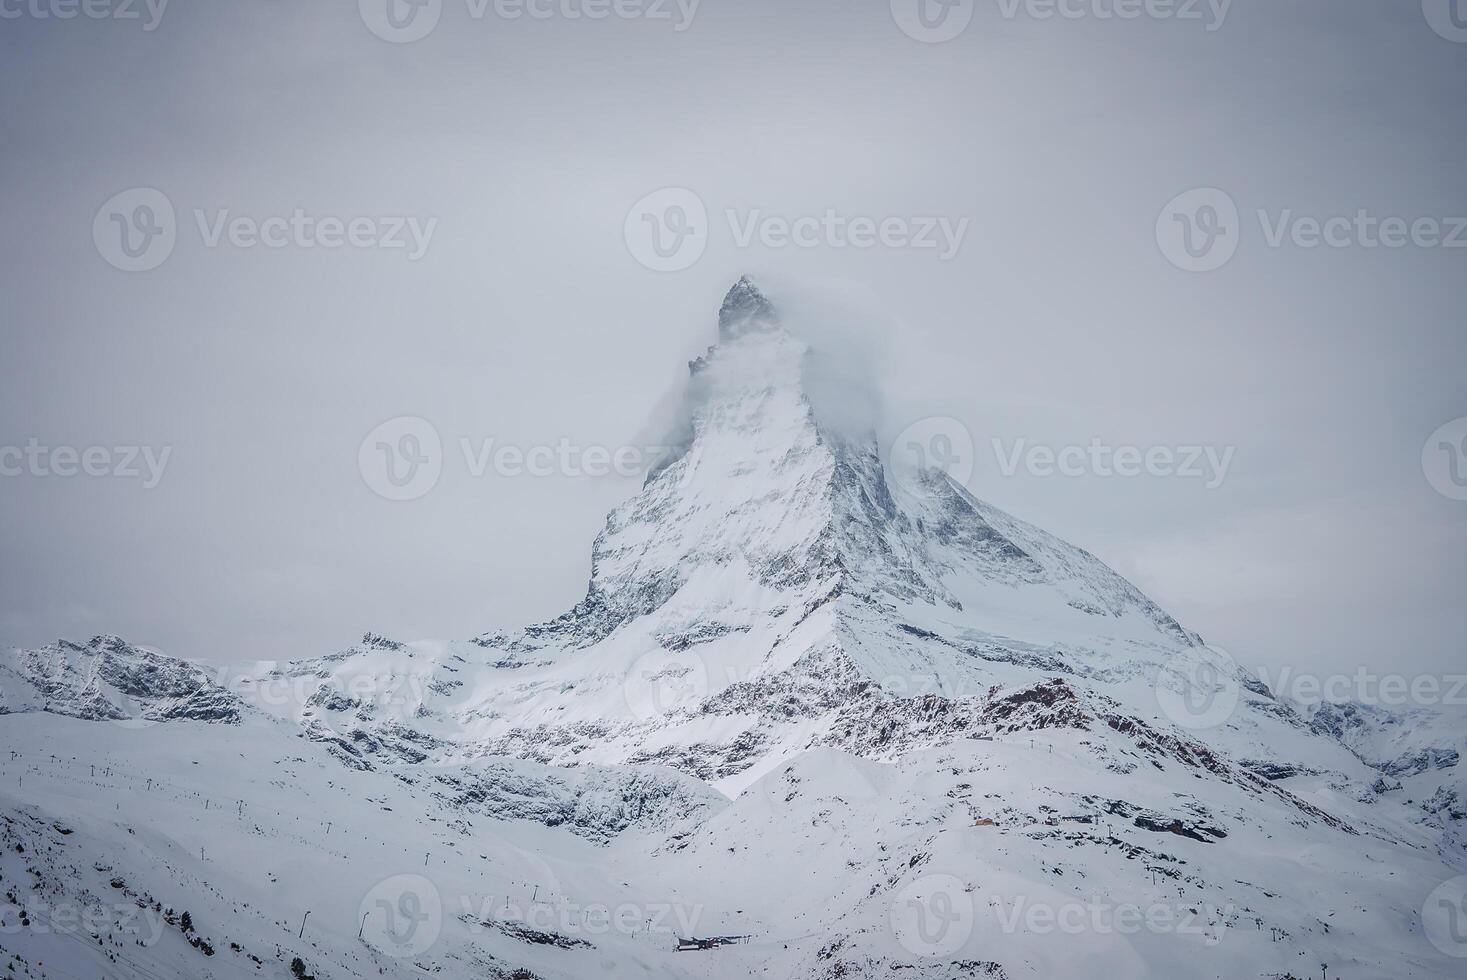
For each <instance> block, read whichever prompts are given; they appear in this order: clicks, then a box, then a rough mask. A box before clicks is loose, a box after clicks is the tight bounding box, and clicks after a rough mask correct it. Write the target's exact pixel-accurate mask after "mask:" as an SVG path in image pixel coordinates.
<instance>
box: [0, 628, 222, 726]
mask: <svg viewBox="0 0 1467 980" xmlns="http://www.w3.org/2000/svg"><path fill="white" fill-rule="evenodd" d="M243 708H244V704H243V702H242V701H240V699H239V698H238V697H236V696H234V695H233V694H231V693H230V692H229V691H227V690H225V689H224V688H222V687H220V686H219V685H218V684H217V683H215V682H214V680H213V678H212V677H211V674H210V672H209V671H207V670H205V669H204V668H202V667H200V666H199V665H197V664H191V663H188V662H186V661H182V660H176V659H174V658H172V657H166V656H163V655H162V654H159V653H156V652H154V651H152V650H147V649H144V648H142V647H135V646H132V645H130V644H128V643H127V642H126V641H124V640H122V639H121V638H120V637H116V636H108V635H103V636H94V637H92V639H91V640H90V641H89V642H88V643H86V644H85V645H82V644H77V643H72V642H70V641H69V640H58V641H57V642H55V643H53V644H51V645H50V646H46V647H42V648H40V649H38V650H8V651H3V652H0V714H3V713H9V712H18V711H49V712H51V713H53V714H60V715H70V716H72V717H75V718H84V719H87V720H90V721H166V720H172V719H183V718H187V719H191V720H194V721H207V722H217V723H223V724H235V723H238V721H239V719H240V712H241V710H242V709H243Z"/></svg>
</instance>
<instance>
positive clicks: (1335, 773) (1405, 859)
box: [0, 280, 1467, 980]
mask: <svg viewBox="0 0 1467 980" xmlns="http://www.w3.org/2000/svg"><path fill="white" fill-rule="evenodd" d="M796 326H797V325H796ZM831 370H832V369H831V368H830V366H829V365H828V363H827V362H826V361H824V360H823V359H822V356H821V354H820V353H819V352H816V351H812V350H810V349H809V347H808V346H807V345H806V344H805V343H804V342H803V341H802V340H801V339H800V338H799V335H798V329H797V328H796V329H793V330H792V329H788V328H787V327H786V325H785V324H783V323H781V322H780V319H779V316H778V314H777V313H776V311H775V309H774V307H773V306H772V304H770V302H769V301H768V300H767V299H766V298H765V297H764V296H763V295H762V294H761V293H760V292H759V291H758V289H757V288H755V287H754V286H753V284H752V283H749V282H748V281H747V280H745V281H741V282H740V283H739V284H737V285H736V286H735V287H734V289H733V290H732V291H731V292H730V293H729V296H728V297H727V298H726V300H725V302H724V305H723V309H722V310H721V312H720V323H719V343H718V345H717V346H716V347H714V348H712V349H710V351H709V352H708V354H707V355H706V356H705V357H703V358H700V359H699V360H697V361H695V362H694V363H693V365H692V377H691V381H690V384H689V389H688V392H687V395H686V399H685V404H684V410H683V412H682V414H681V416H680V422H679V426H678V429H677V431H676V432H675V433H674V435H673V437H672V439H671V440H670V444H671V445H672V447H673V448H672V449H671V450H670V451H669V452H668V454H667V456H666V458H665V459H663V460H662V461H661V462H660V463H659V464H658V466H657V467H656V468H655V469H654V470H653V472H652V473H651V475H650V476H649V478H648V480H647V483H646V485H645V487H644V488H643V489H642V491H641V492H640V493H639V494H637V495H636V496H635V497H633V498H632V499H631V500H629V501H627V502H626V503H624V504H623V505H622V506H620V507H618V508H617V509H616V510H615V511H614V512H613V513H612V514H611V516H610V517H609V518H608V520H607V524H606V528H605V530H604V531H603V532H602V533H601V535H600V536H599V537H598V538H597V540H596V542H595V546H594V551H593V565H592V576H591V582H590V584H589V586H588V589H587V593H586V596H585V598H584V599H583V600H582V601H581V602H580V603H578V604H577V605H576V606H575V608H573V609H572V610H570V611H569V612H567V613H566V614H565V615H563V616H561V617H559V618H557V619H555V620H552V621H550V622H548V623H543V624H539V625H535V626H531V627H527V628H525V629H522V630H519V631H516V632H511V633H494V634H486V635H484V636H481V637H478V638H475V639H473V640H468V641H420V642H412V643H403V642H399V641H397V640H393V639H389V638H386V637H382V636H379V635H376V634H368V635H366V636H364V637H363V639H362V641H361V642H360V643H358V644H355V645H353V646H351V647H349V648H347V649H345V650H343V651H340V652H338V653H335V654H331V655H328V656H324V657H320V658H317V659H313V660H309V661H302V662H297V663H276V662H273V661H260V662H255V663H250V664H242V665H231V666H229V667H226V668H223V669H217V668H212V667H205V666H203V665H202V664H195V663H188V662H184V661H180V660H177V659H174V658H171V657H168V656H165V655H164V654H162V653H160V652H158V651H153V650H148V649H145V648H139V647H135V646H133V645H130V644H129V643H127V642H126V641H124V640H122V639H120V638H117V637H109V636H104V637H97V638H94V639H93V640H92V641H90V642H88V643H85V644H81V643H69V642H65V641H60V642H57V643H55V644H52V645H50V646H48V647H44V648H41V649H37V650H23V651H22V650H12V651H7V652H5V653H4V654H3V655H0V891H3V893H4V901H5V902H6V903H8V904H6V905H4V906H3V909H4V911H3V914H0V948H3V950H4V951H5V955H6V956H7V957H8V958H12V959H10V963H11V965H12V967H13V969H12V971H11V972H13V973H14V974H15V975H17V976H27V975H29V976H48V977H60V978H68V977H71V978H78V980H83V978H92V977H98V976H101V977H109V978H150V980H151V978H164V977H169V978H171V977H190V978H193V977H213V976H218V977H227V976H235V975H238V976H246V975H248V976H257V977H283V976H287V975H289V974H290V972H291V966H292V962H293V961H294V960H296V959H297V958H298V959H299V961H300V962H299V964H297V971H298V972H299V973H300V974H301V975H315V976H319V977H323V978H327V977H330V978H345V977H367V976H403V977H406V976H418V975H422V974H423V973H424V972H427V973H429V974H433V975H438V976H442V977H445V978H456V977H465V978H467V977H491V978H492V977H515V978H520V980H531V978H542V980H553V978H582V977H588V976H603V975H604V976H609V977H616V978H619V980H620V978H636V977H643V976H646V977H683V976H687V977H708V976H714V977H778V978H786V977H787V978H821V980H824V978H836V977H852V976H870V977H892V978H895V977H902V978H916V977H921V978H928V977H932V978H943V977H958V976H992V977H1010V978H1018V977H1069V976H1089V975H1093V974H1096V973H1100V972H1109V973H1115V974H1118V975H1123V976H1138V977H1151V976H1155V977H1167V978H1172V977H1176V976H1189V977H1191V976H1199V977H1208V976H1212V977H1242V976H1275V977H1287V976H1294V977H1314V976H1321V975H1323V976H1327V977H1341V978H1348V977H1362V978H1383V977H1393V978H1397V977H1448V976H1456V975H1459V971H1460V967H1461V960H1460V959H1459V958H1460V957H1467V905H1464V904H1463V903H1464V898H1467V878H1464V877H1460V875H1461V874H1462V871H1463V870H1464V867H1467V852H1464V850H1463V847H1462V842H1461V841H1462V838H1461V834H1460V828H1461V827H1462V824H1461V821H1462V819H1463V818H1464V816H1467V814H1464V813H1463V811H1464V810H1467V805H1464V802H1463V800H1462V799H1461V792H1462V788H1461V786H1460V782H1459V781H1460V778H1461V777H1460V769H1459V759H1460V750H1462V749H1464V748H1467V738H1464V734H1467V724H1464V723H1463V719H1462V718H1461V717H1460V716H1454V715H1451V714H1449V713H1447V712H1444V711H1435V710H1431V709H1427V708H1417V709H1414V710H1413V711H1411V712H1409V713H1401V712H1392V711H1389V710H1387V709H1384V708H1380V707H1378V706H1364V705H1325V706H1323V707H1319V708H1314V709H1308V710H1304V709H1301V708H1299V707H1297V706H1295V705H1293V704H1291V703H1290V702H1288V701H1287V700H1285V699H1281V698H1279V697H1277V696H1275V694H1274V692H1272V691H1270V690H1269V689H1268V687H1267V686H1265V685H1264V684H1263V683H1262V682H1261V681H1260V680H1259V679H1258V678H1256V677H1254V676H1253V675H1251V674H1249V673H1248V672H1246V671H1244V670H1242V669H1241V668H1239V667H1238V666H1237V665H1236V664H1234V663H1233V662H1232V661H1231V659H1230V658H1228V657H1227V656H1226V655H1225V654H1222V653H1220V652H1219V651H1216V650H1213V649H1212V648H1209V647H1207V646H1205V645H1204V644H1203V642H1202V640H1201V638H1199V637H1198V636H1196V635H1195V634H1193V633H1191V632H1189V631H1187V630H1186V629H1185V628H1183V627H1182V626H1181V625H1179V624H1178V623H1177V622H1176V621H1175V620H1174V619H1173V618H1172V617H1171V616H1169V615H1167V614H1166V613H1165V612H1164V611H1163V610H1161V609H1159V608H1158V607H1157V606H1156V605H1155V604H1154V603H1153V602H1151V600H1149V599H1148V598H1147V597H1146V596H1144V595H1142V594H1141V593H1140V592H1139V591H1138V590H1137V589H1135V587H1134V586H1132V585H1131V584H1130V583H1128V582H1126V581H1125V580H1124V579H1122V578H1121V577H1120V576H1118V575H1116V574H1115V573H1114V572H1113V571H1111V570H1110V569H1109V568H1107V567H1106V566H1105V565H1103V564H1102V563H1101V562H1099V561H1098V560H1096V559H1095V558H1094V557H1093V556H1091V555H1089V554H1088V553H1086V552H1084V551H1082V550H1080V549H1078V548H1075V547H1074V546H1072V545H1069V544H1067V543H1065V542H1063V541H1060V540H1058V539H1056V538H1054V537H1053V536H1051V535H1048V534H1046V533H1045V532H1043V531H1041V530H1039V529H1038V528H1035V527H1033V526H1031V525H1028V524H1025V523H1024V522H1022V521H1020V520H1018V519H1016V518H1014V517H1012V516H1010V515H1008V514H1005V513H1003V512H1002V511H999V510H997V509H995V508H993V507H991V506H989V505H987V504H984V503H983V502H981V501H979V500H976V499H975V498H973V497H972V496H971V495H969V494H968V493H967V491H966V490H965V489H963V488H962V487H960V486H957V485H956V484H954V483H953V482H952V481H951V480H949V479H948V478H947V477H946V476H944V475H943V474H941V473H939V472H936V471H933V470H929V469H924V468H922V467H908V466H906V465H904V464H905V463H906V462H908V460H907V459H906V453H905V451H904V449H905V448H908V447H898V450H899V452H898V453H897V454H896V455H895V456H894V457H892V458H884V457H883V454H882V453H881V452H879V451H878V448H877V446H876V444H875V441H874V439H872V438H871V437H870V436H869V435H868V434H866V433H865V432H863V431H862V430H861V429H860V428H859V427H857V426H853V425H851V424H849V416H850V413H849V412H848V411H847V410H846V408H847V407H848V406H847V405H846V404H843V403H842V401H841V400H840V399H837V400H834V401H832V399H831V395H830V392H831V391H832V390H834V389H836V388H841V389H842V390H843V391H844V390H845V388H846V387H847V382H848V381H849V379H848V378H844V377H842V378H840V379H839V380H840V382H841V384H840V385H835V384H833V383H832V378H831V377H830V376H829V373H830V371H831ZM843 398H845V399H849V393H848V392H847V393H846V394H845V395H843ZM917 448H919V449H920V448H921V447H917ZM185 911H187V912H188V913H189V916H188V920H187V921H185V920H184V919H183V913H184V912H185ZM679 937H681V938H682V939H691V938H693V937H697V938H699V939H702V940H704V942H703V943H702V944H701V945H702V946H705V947H711V948H698V949H690V950H685V951H678V950H677V949H676V946H677V939H678V938H679ZM711 940H721V941H718V942H711Z"/></svg>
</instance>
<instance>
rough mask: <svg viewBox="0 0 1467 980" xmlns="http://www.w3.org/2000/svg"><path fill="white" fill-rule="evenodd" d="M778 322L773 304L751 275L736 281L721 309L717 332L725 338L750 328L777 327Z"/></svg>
mask: <svg viewBox="0 0 1467 980" xmlns="http://www.w3.org/2000/svg"><path fill="white" fill-rule="evenodd" d="M779 325H780V322H779V314H778V313H777V312H775V309H774V304H773V303H771V302H770V301H769V298H768V297H767V296H765V295H764V293H763V292H762V291H761V290H760V289H759V287H758V286H756V285H755V284H754V280H752V279H750V278H749V277H748V276H743V277H741V278H740V279H739V281H738V282H736V283H734V284H733V286H732V287H731V288H730V289H729V291H728V293H727V294H726V295H725V296H724V297H723V305H722V306H720V307H719V309H718V336H719V338H720V339H722V340H732V339H734V338H735V337H737V336H739V335H740V334H743V333H747V332H750V331H755V332H761V331H771V330H775V329H778V327H779Z"/></svg>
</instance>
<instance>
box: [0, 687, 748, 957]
mask: <svg viewBox="0 0 1467 980" xmlns="http://www.w3.org/2000/svg"><path fill="white" fill-rule="evenodd" d="M99 736H103V737H99ZM0 743H3V744H5V745H7V746H16V747H19V749H18V752H19V754H18V756H17V757H16V758H14V759H12V758H10V757H9V753H8V752H7V753H6V755H5V756H0V843H3V845H4V847H3V852H4V853H3V857H0V890H3V891H4V892H5V893H6V897H5V901H4V902H0V948H3V949H4V950H5V951H6V952H7V954H11V955H19V956H20V957H22V959H23V960H24V961H26V962H27V963H29V964H31V966H32V967H33V968H34V969H38V970H39V969H42V966H41V965H42V964H45V968H44V972H33V973H32V974H31V975H32V976H41V975H45V976H53V977H65V978H70V977H76V978H82V977H86V978H90V977H95V976H97V975H99V973H100V974H102V975H106V976H115V977H125V978H133V977H160V976H161V977H190V978H197V977H208V976H215V977H233V976H264V977H283V976H286V975H287V970H288V966H289V962H290V959H291V958H293V957H295V956H300V957H301V958H302V959H303V960H304V961H305V962H306V963H307V964H308V966H309V968H310V969H311V970H313V971H316V972H317V975H319V976H328V977H353V976H369V975H370V976H378V975H382V973H385V975H387V976H410V975H420V970H421V969H422V968H426V969H428V970H430V971H433V972H443V973H446V974H447V975H448V976H475V977H483V976H490V977H511V976H519V977H521V978H523V977H527V976H530V975H534V976H539V977H543V978H547V980H548V978H570V977H578V976H584V975H585V973H586V971H587V970H592V969H594V970H600V969H602V968H603V967H602V964H612V965H613V966H614V968H615V969H616V971H618V972H617V975H628V974H630V973H632V972H640V969H641V968H642V967H643V965H644V964H645V962H646V961H649V960H656V959H659V958H662V959H671V957H672V956H673V955H674V954H672V953H671V952H670V945H671V941H672V931H673V925H674V924H675V923H677V922H678V918H677V916H675V915H673V914H672V911H673V910H671V909H669V910H668V911H666V912H663V906H670V905H671V904H672V897H670V896H668V895H666V894H663V895H652V894H644V893H641V892H639V891H638V890H637V888H636V886H635V885H624V884H622V882H623V881H632V880H633V879H632V878H631V877H629V875H628V873H627V872H626V869H624V868H622V867H620V865H619V863H618V859H616V858H615V857H612V856H609V855H608V853H607V849H606V845H607V844H609V843H612V842H614V841H616V840H617V839H618V838H619V837H622V836H630V837H638V838H639V840H638V843H637V844H636V848H637V850H636V853H638V854H641V853H644V852H645V851H646V850H648V849H649V848H648V845H646V844H644V843H642V842H641V840H640V836H641V835H643V834H645V833H647V832H648V831H647V830H637V829H636V828H637V827H645V828H651V829H652V832H654V833H656V835H657V836H656V838H655V839H656V840H657V841H660V840H661V839H662V836H661V835H662V834H663V833H665V832H666V831H665V830H661V829H658V828H660V827H662V826H664V825H675V824H676V823H677V821H678V820H679V819H685V818H686V817H687V816H688V811H678V812H676V813H674V812H673V810H672V807H671V806H670V805H667V804H666V802H665V801H659V800H657V799H656V798H654V797H651V796H649V795H646V794H642V793H637V794H636V795H635V796H634V797H632V799H633V800H635V801H636V802H637V803H638V804H639V808H638V810H635V811H633V810H629V808H628V801H627V800H625V799H623V798H622V796H621V795H620V793H619V792H618V791H617V788H616V787H613V786H608V785H599V786H598V785H592V784H590V783H591V777H590V774H584V778H582V779H581V780H580V782H582V783H583V784H584V785H580V786H578V787H577V789H578V791H579V792H578V793H577V794H576V796H577V799H576V801H575V804H574V806H571V807H568V808H566V810H565V812H560V813H557V814H556V815H555V816H554V817H548V815H547V809H549V808H553V807H554V805H555V802H556V800H557V799H558V798H560V797H561V796H562V795H563V788H564V787H565V786H566V785H567V784H569V783H571V782H572V781H575V780H577V776H576V775H575V774H572V773H549V772H545V771H544V770H543V767H537V766H535V764H533V763H525V762H513V763H505V764H503V769H502V771H501V772H499V773H497V774H496V773H492V772H486V771H483V770H480V771H478V772H464V771H454V770H435V771H433V772H432V773H427V772H424V773H414V774H409V773H399V774H398V775H397V776H389V775H386V774H381V773H378V772H374V771H368V770H356V769H349V768H345V767H343V766H342V765H341V764H340V762H339V761H338V760H337V759H335V758H334V757H333V756H332V754H331V753H330V752H329V751H328V750H327V748H326V747H325V746H323V745H320V744H318V743H314V742H312V741H310V740H307V739H301V738H298V737H295V736H294V735H293V734H291V732H290V730H289V729H288V728H287V727H286V726H282V725H278V724H276V723H273V722H270V721H268V720H266V719H262V718H254V719H250V720H248V721H246V722H245V723H244V724H243V725H241V726H218V725H208V724H204V723H199V722H169V723H168V724H165V725H156V726H150V727H147V728H143V729H136V728H128V727H122V726H115V725H109V724H106V723H96V722H84V721H79V720H76V719H71V718H64V717H55V716H52V715H48V714H39V715H29V716H21V715H11V716H6V717H3V718H0ZM140 760H146V766H141V765H140V764H139V763H140ZM506 777H508V778H506ZM640 778H641V779H642V780H643V781H644V782H649V781H650V775H649V774H647V773H642V774H640ZM537 783H539V785H537ZM686 792H687V795H688V797H689V800H690V801H694V798H695V797H696V796H697V791H696V789H694V788H692V787H688V788H687V790H686ZM714 799H715V797H714V796H711V795H710V796H708V797H706V798H703V799H696V800H695V801H694V802H695V805H694V807H693V809H702V808H707V807H708V806H709V805H710V804H712V803H713V801H714ZM715 805H716V806H719V807H721V806H722V804H721V803H717V804H715ZM489 814H492V815H489ZM588 831H591V832H588ZM398 879H403V880H398ZM425 881H426V882H429V883H430V884H428V885H424V884H423V882H425ZM384 882H385V883H386V884H385V885H384ZM404 889H407V891H406V892H405V891H404ZM403 894H411V895H412V896H413V899H412V902H418V903H419V906H420V908H419V910H418V911H415V912H414V913H413V914H415V915H417V914H422V915H427V914H430V913H429V908H430V907H431V908H432V911H431V916H432V917H431V920H429V919H425V920H424V921H423V922H422V923H421V929H422V930H423V931H422V932H421V933H419V934H417V935H416V936H415V937H413V938H411V939H404V938H403V937H405V936H406V934H407V932H408V930H407V929H406V928H405V927H404V926H403V923H401V922H399V923H397V925H398V926H399V928H398V930H397V935H398V937H399V939H400V940H401V941H397V942H395V941H394V939H393V935H392V934H390V933H389V929H388V926H389V922H388V920H387V918H386V917H385V915H384V911H383V910H382V909H381V908H379V906H378V905H377V904H376V902H377V899H378V898H382V899H383V900H385V901H387V902H388V905H389V906H390V907H391V908H393V909H399V898H400V897H401V896H402V895H403ZM412 902H409V903H408V904H412ZM139 903H142V904H139ZM155 903H157V904H158V905H159V907H158V908H154V907H153V906H154V904H155ZM598 904H599V905H604V906H606V907H608V908H611V909H617V908H619V907H622V906H626V907H629V908H633V909H635V910H637V912H638V914H640V913H641V911H642V910H650V912H651V913H652V914H661V915H663V916H664V918H665V919H666V921H665V922H664V923H659V924H658V925H659V928H660V934H659V935H656V936H655V937H651V938H649V937H648V936H646V935H645V934H642V935H636V934H633V933H631V932H630V931H628V932H626V933H622V932H617V931H615V930H605V931H603V930H600V929H599V928H598V927H597V926H596V924H595V922H594V920H593V921H591V922H590V923H589V924H588V923H587V922H586V920H585V919H584V917H583V916H584V913H585V910H586V909H587V907H590V906H596V905H598ZM687 907H688V908H691V905H688V906H687ZM681 908H682V906H679V909H681ZM22 909H24V910H25V911H26V913H27V915H26V917H27V918H29V919H30V920H32V923H33V924H32V925H31V926H22V925H21V924H20V922H19V919H20V912H21V910H22ZM169 909H171V910H172V911H173V914H172V915H171V916H169V917H168V919H171V921H166V920H165V916H164V912H165V911H167V910H169ZM184 911H188V912H189V913H190V918H191V920H192V923H193V927H194V933H193V935H194V936H195V937H199V938H201V939H202V941H203V942H204V943H205V944H206V945H207V946H209V947H210V948H211V949H212V953H206V952H204V951H203V949H202V948H200V947H196V946H192V945H190V943H189V938H190V937H189V936H188V935H185V934H184V933H183V932H182V931H181V929H180V928H179V924H178V923H179V917H180V916H181V914H182V913H183V912H184ZM307 911H309V912H310V916H309V918H308V919H306V925H305V930H304V937H303V938H298V933H299V931H300V928H299V927H300V926H301V920H302V919H303V918H304V917H305V915H306V912H307ZM593 911H594V910H593ZM399 914H401V915H404V916H405V915H407V914H408V911H407V910H406V909H405V907H404V909H399ZM491 914H492V916H493V920H494V921H501V922H502V921H512V922H514V923H516V924H517V925H516V926H515V928H513V929H511V930H510V931H508V932H507V931H505V930H502V929H500V928H498V927H495V926H493V925H490V926H484V925H482V924H481V923H483V922H485V921H489V920H490V917H491ZM364 915H365V916H366V921H365V923H364V922H363V919H362V916H364ZM562 920H563V921H562ZM640 922H644V920H639V923H640ZM536 927H540V931H542V932H543V931H546V930H548V931H550V932H556V931H557V930H556V927H559V932H557V934H558V935H565V934H566V933H569V932H576V933H579V935H580V936H581V937H582V938H581V939H580V940H579V941H578V942H577V943H570V944H569V945H568V946H567V948H560V947H557V946H555V945H546V942H545V941H542V940H540V939H538V938H536V937H533V936H531V937H529V938H526V936H527V934H528V932H529V931H531V930H533V929H535V928H536ZM359 929H361V930H362V931H363V937H362V938H361V939H359V938H358V936H357V933H358V930H359ZM643 929H645V925H643ZM429 932H431V933H432V941H431V942H429V941H428V940H429ZM92 933H97V935H98V936H99V937H106V936H108V935H109V934H110V935H111V937H112V941H111V942H109V941H107V940H106V939H105V938H101V939H93V938H92ZM568 938H574V937H568ZM138 941H141V942H142V945H138V944H137V943H138ZM235 947H238V948H235ZM109 955H110V957H115V959H111V958H109ZM255 958H258V960H259V962H257V961H256V959H255ZM416 964H422V967H419V966H417V965H416ZM520 970H530V971H532V973H531V974H524V973H517V972H516V971H520ZM379 971H381V972H380V973H379Z"/></svg>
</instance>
